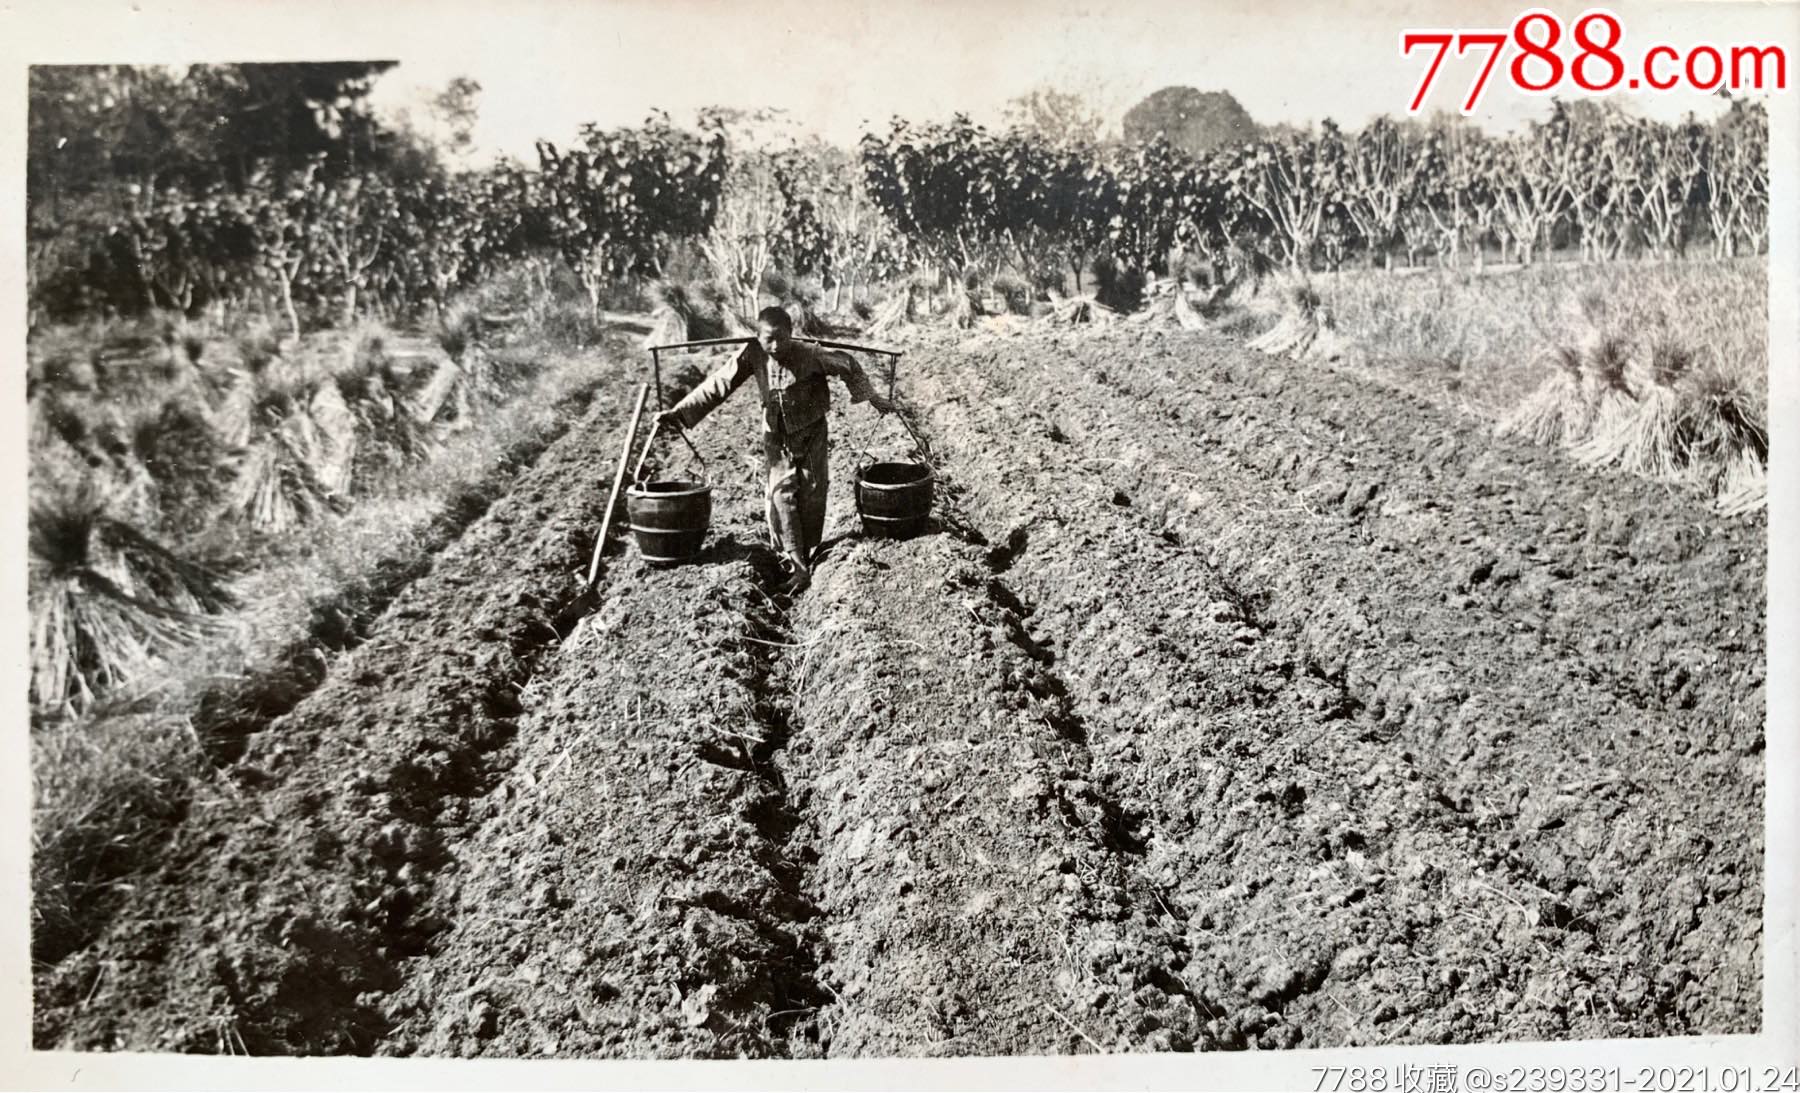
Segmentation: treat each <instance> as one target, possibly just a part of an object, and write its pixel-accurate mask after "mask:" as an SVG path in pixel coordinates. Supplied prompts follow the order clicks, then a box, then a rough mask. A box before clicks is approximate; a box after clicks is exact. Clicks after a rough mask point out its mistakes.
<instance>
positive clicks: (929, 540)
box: [779, 416, 1196, 1056]
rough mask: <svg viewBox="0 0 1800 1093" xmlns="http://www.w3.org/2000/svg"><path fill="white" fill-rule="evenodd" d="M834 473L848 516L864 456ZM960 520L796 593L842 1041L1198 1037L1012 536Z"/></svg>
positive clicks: (979, 1046) (825, 1033) (799, 764)
mask: <svg viewBox="0 0 1800 1093" xmlns="http://www.w3.org/2000/svg"><path fill="white" fill-rule="evenodd" d="M876 427H877V426H865V425H864V424H863V423H862V422H861V421H860V420H857V419H849V420H846V416H840V419H839V421H838V423H837V424H836V425H834V429H837V430H838V435H839V436H840V437H845V438H847V439H851V438H854V436H855V435H856V434H857V433H858V432H859V431H860V430H862V429H864V428H876ZM881 427H885V426H881ZM833 476H834V484H835V487H836V490H837V493H838V495H839V496H838V498H837V499H836V500H835V501H834V509H835V511H836V512H837V513H838V514H839V521H840V523H839V526H840V527H841V526H842V525H843V524H845V523H847V522H848V521H850V520H853V519H854V515H853V514H854V504H853V502H852V500H851V499H850V493H851V490H852V484H853V478H854V471H853V468H852V467H851V466H850V460H849V459H847V458H840V459H838V460H836V461H834V468H833ZM957 515H958V514H957V513H956V512H955V511H954V508H952V509H951V510H950V511H949V512H948V513H947V514H946V520H945V524H946V525H947V527H946V528H945V529H944V530H945V531H946V532H947V534H934V535H928V536H924V537H921V538H917V539H913V540H909V541H904V542H896V541H891V540H874V539H871V540H856V539H852V540H851V541H849V542H839V543H838V544H837V545H836V546H835V547H834V549H833V550H832V552H831V554H830V556H829V557H828V559H827V560H826V561H825V562H824V563H823V564H822V565H821V566H820V567H819V569H818V571H817V573H816V575H815V579H814V583H813V586H812V588H811V590H810V591H808V592H807V593H806V594H805V595H804V596H802V597H801V598H800V599H799V601H798V602H797V603H796V606H795V614H794V631H795V634H796V638H797V645H796V647H795V648H794V649H791V650H788V651H787V656H786V668H787V672H788V675H787V679H788V687H789V689H790V690H791V692H792V694H793V696H794V698H793V701H794V709H795V711H796V720H795V724H796V728H797V731H796V732H795V734H794V736H793V738H792V740H791V741H790V743H789V746H788V748H787V749H786V750H785V751H784V752H783V753H782V754H781V756H780V757H779V762H780V764H781V766H782V767H783V769H784V770H785V771H786V773H787V779H788V784H789V785H790V786H791V787H792V788H793V791H794V796H795V800H796V801H797V802H799V803H800V805H801V807H802V812H803V814H804V815H805V817H806V820H807V824H808V826H809V829H810V831H809V834H808V835H807V836H806V839H807V841H808V842H809V843H810V844H811V845H812V846H813V847H814V848H815V849H816V851H817V854H818V860H817V864H816V865H815V866H814V868H813V870H812V873H811V880H812V885H813V891H814V892H815V893H816V895H815V899H816V901H817V902H818V904H819V906H820V907H821V909H822V910H823V911H824V913H825V917H824V919H823V920H822V930H823V935H824V939H825V949H826V951H827V952H828V954H829V956H828V958H827V959H826V961H825V962H824V964H823V965H822V968H821V973H822V976H823V979H824V982H825V984H826V985H827V987H828V988H829V989H830V990H831V991H832V993H833V995H834V999H835V1001H834V1003H833V1004H832V1005H831V1006H830V1007H828V1009H827V1010H826V1011H825V1012H824V1013H822V1014H821V1015H820V1018H819V1022H820V1031H821V1036H822V1037H823V1038H825V1041H826V1043H827V1049H828V1053H829V1054H831V1055H833V1056H868V1055H893V1054H904V1055H914V1054H969V1053H975V1054H992V1053H1018V1052H1033V1053H1041V1052H1083V1051H1094V1050H1114V1049H1117V1048H1121V1047H1139V1048H1142V1047H1146V1046H1155V1047H1185V1046H1188V1042H1187V1041H1185V1040H1184V1039H1183V1037H1182V1034H1181V1033H1180V1031H1179V1030H1181V1029H1191V1028H1193V1027H1194V1026H1195V1024H1196V1020H1195V1017H1194V1015H1193V1010H1194V1008H1195V1007H1194V1002H1193V1000H1191V999H1190V998H1189V997H1188V996H1187V992H1186V991H1185V989H1184V988H1183V987H1182V985H1181V984H1179V983H1178V982H1172V977H1170V976H1169V975H1168V972H1167V969H1168V968H1169V966H1170V965H1171V964H1175V965H1177V966H1178V965H1179V963H1180V960H1181V958H1182V954H1181V953H1180V952H1179V951H1178V950H1179V940H1178V939H1177V938H1174V937H1170V936H1169V935H1167V933H1166V932H1165V931H1163V930H1161V929H1160V928H1159V927H1158V924H1157V923H1156V922H1155V921H1153V920H1152V919H1151V918H1150V917H1149V916H1148V915H1147V914H1146V913H1145V912H1144V911H1143V909H1142V908H1134V907H1132V906H1131V903H1132V901H1131V899H1130V896H1129V894H1128V893H1127V891H1126V889H1125V885H1124V883H1123V876H1124V866H1123V864H1122V862H1121V858H1122V856H1124V854H1126V853H1128V851H1127V850H1126V848H1125V847H1123V846H1122V845H1121V843H1122V842H1128V841H1129V838H1130V836H1129V830H1128V825H1126V824H1123V823H1121V822H1120V820H1119V817H1118V816H1117V815H1116V814H1113V813H1111V811H1110V810H1109V809H1108V807H1107V803H1106V801H1105V800H1104V797H1103V795H1101V794H1099V793H1098V792H1096V789H1095V787H1094V785H1093V783H1092V779H1091V777H1090V774H1089V771H1088V759H1087V755H1086V749H1085V747H1084V746H1083V744H1082V743H1081V739H1080V738H1081V736H1082V735H1083V730H1082V728H1081V726H1080V723H1079V720H1078V718H1076V717H1074V715H1073V714H1072V711H1071V710H1070V709H1069V706H1068V703H1067V701H1066V698H1065V697H1064V696H1063V694H1062V691H1063V687H1062V684H1061V682H1060V680H1058V679H1057V678H1056V676H1055V675H1054V673H1053V672H1052V671H1051V670H1049V666H1048V665H1047V664H1046V663H1045V661H1046V656H1047V654H1046V651H1045V650H1043V649H1042V648H1041V647H1038V646H1037V645H1036V644H1035V643H1034V641H1033V639H1032V638H1031V637H1030V627H1029V624H1028V621H1027V620H1026V619H1025V618H1024V617H1022V615H1021V612H1022V611H1025V612H1028V611H1029V605H1026V604H1023V603H1021V602H1020V601H1018V600H1017V598H1016V597H1014V596H1013V595H1011V593H1010V592H1009V591H1008V590H1007V588H1006V586H1005V585H1004V584H1003V583H1002V582H1001V581H1000V580H999V578H998V575H997V572H996V570H999V569H1004V566H1005V562H1006V557H1005V554H1006V550H1007V548H1006V547H1005V545H1004V544H1003V545H1002V546H1001V547H1000V548H998V549H997V550H996V549H995V548H992V546H991V544H989V543H987V542H986V541H985V537H984V536H982V535H981V534H980V533H979V531H976V530H974V529H973V528H971V527H968V526H964V525H963V523H962V522H961V521H959V520H958V519H957ZM1158 983H1161V984H1164V985H1173V986H1174V988H1175V989H1174V990H1172V991H1170V990H1165V989H1163V987H1162V986H1158V985H1156V984H1158ZM1165 1029H1169V1030H1175V1031H1173V1032H1164V1031H1162V1030H1165Z"/></svg>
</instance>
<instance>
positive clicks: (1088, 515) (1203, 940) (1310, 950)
mask: <svg viewBox="0 0 1800 1093" xmlns="http://www.w3.org/2000/svg"><path fill="white" fill-rule="evenodd" d="M921 385H923V388H924V394H923V397H922V399H921V401H922V402H923V403H925V404H927V405H932V406H935V407H936V411H935V414H934V417H935V419H936V421H937V423H938V425H939V426H940V427H939V429H938V431H937V433H936V434H935V435H936V438H937V441H938V443H939V444H940V445H941V446H942V448H943V450H944V452H945V453H946V455H947V456H949V457H950V458H952V459H954V460H955V462H956V464H957V466H958V467H960V468H962V471H961V473H959V475H958V478H959V481H960V482H961V484H962V485H963V486H964V487H965V491H964V495H965V497H966V498H967V499H968V501H969V503H970V505H971V507H973V508H975V509H976V510H977V511H979V512H982V513H984V514H985V515H986V517H987V518H988V519H989V520H991V521H995V522H997V523H998V524H999V525H1000V526H1008V525H1010V526H1012V527H1013V529H1014V530H1013V531H1012V533H1011V534H1009V535H1007V536H1006V537H1005V538H1006V540H1007V541H1008V542H1009V543H1013V544H1019V543H1024V542H1027V541H1029V543H1030V544H1031V546H1030V548H1029V549H1027V550H1021V551H1017V552H1016V553H1015V556H1014V557H1013V559H1012V561H1011V565H1010V575H1009V579H1011V580H1013V581H1014V582H1016V583H1019V584H1021V585H1024V586H1026V587H1029V588H1031V589H1032V590H1033V594H1034V595H1035V596H1037V597H1040V598H1041V604H1042V606H1043V608H1044V609H1043V610H1042V611H1040V612H1038V613H1037V614H1038V615H1039V616H1040V618H1039V621H1038V622H1037V623H1035V624H1034V625H1036V626H1037V627H1039V628H1040V631H1041V633H1042V634H1043V635H1044V637H1043V638H1041V639H1040V640H1041V641H1043V642H1044V643H1045V644H1048V645H1051V646H1052V647H1054V648H1055V649H1056V650H1057V651H1058V656H1059V658H1060V660H1059V663H1060V664H1061V665H1062V667H1063V670H1064V671H1065V673H1067V678H1068V679H1069V681H1070V686H1071V687H1072V688H1073V694H1072V701H1073V703H1074V706H1075V709H1076V710H1077V711H1078V712H1081V713H1082V715H1083V717H1084V721H1085V724H1087V725H1088V726H1090V727H1091V731H1092V739H1091V741H1090V746H1091V748H1092V749H1093V753H1094V756H1095V758H1094V760H1093V766H1094V769H1095V771H1096V777H1097V778H1098V780H1099V781H1100V782H1101V784H1102V785H1104V786H1106V787H1107V792H1108V793H1109V794H1113V795H1117V796H1118V797H1119V798H1120V799H1121V800H1122V801H1124V802H1125V804H1124V808H1123V809H1121V813H1122V815H1129V816H1130V817H1131V827H1132V831H1133V836H1132V838H1133V842H1134V843H1136V844H1137V846H1138V853H1139V855H1141V857H1140V858H1139V859H1137V860H1135V861H1134V863H1133V865H1134V870H1133V875H1132V884H1133V888H1134V891H1135V893H1136V899H1137V901H1138V902H1140V903H1141V904H1143V905H1144V906H1145V907H1146V908H1148V909H1149V910H1150V912H1151V913H1152V914H1153V915H1157V916H1160V917H1161V918H1162V919H1164V920H1165V921H1166V922H1167V923H1168V925H1169V928H1171V929H1172V930H1173V931H1174V932H1175V934H1176V936H1177V937H1178V938H1179V939H1180V950H1181V953H1182V959H1181V960H1180V961H1179V963H1177V964H1176V965H1175V968H1176V969H1177V974H1174V975H1171V976H1170V977H1169V978H1170V979H1171V980H1173V981H1175V982H1178V983H1180V984H1182V986H1183V987H1185V988H1186V989H1187V990H1189V991H1191V992H1192V995H1193V997H1194V998H1196V999H1203V1000H1204V1002H1202V1003H1201V1004H1200V1005H1199V1006H1197V1007H1196V1008H1197V1009H1198V1010H1199V1011H1200V1014H1201V1017H1202V1019H1203V1020H1202V1024H1201V1025H1200V1027H1199V1028H1198V1029H1187V1030H1182V1032H1183V1036H1182V1038H1183V1039H1191V1040H1192V1041H1193V1042H1195V1043H1198V1044H1199V1045H1201V1046H1207V1047H1212V1046H1219V1047H1243V1046H1249V1045H1257V1046H1263V1047H1286V1046H1294V1045H1297V1044H1305V1045H1320V1044H1338V1043H1344V1042H1353V1041H1365V1042H1366V1041H1372V1040H1373V1039H1374V1034H1373V1033H1369V1032H1365V1031H1362V1030H1358V1029H1351V1028H1346V1027H1345V1026H1344V1024H1343V1021H1342V1019H1341V1016H1340V1014H1339V1013H1338V1012H1337V1011H1336V1009H1335V1008H1333V1009H1330V1010H1329V1011H1328V1012H1325V1013H1323V1014H1321V1013H1320V1012H1319V1006H1322V1005H1324V1004H1325V1003H1324V1001H1323V999H1322V998H1321V999H1320V1000H1319V1003H1318V1004H1317V1005H1314V1004H1312V1001H1311V999H1312V996H1314V995H1317V994H1320V993H1321V992H1328V993H1329V994H1330V996H1331V997H1340V998H1341V994H1340V993H1339V992H1340V991H1341V990H1342V989H1343V985H1342V984H1340V983H1337V982H1334V981H1333V980H1332V978H1331V968H1332V965H1333V962H1334V960H1336V958H1337V957H1338V956H1339V954H1341V953H1343V952H1345V951H1346V950H1350V949H1352V947H1353V946H1354V945H1355V942H1356V939H1357V938H1358V937H1361V936H1363V935H1365V934H1366V933H1368V932H1369V930H1370V928H1371V926H1372V925H1373V924H1374V922H1376V921H1379V919H1380V917H1381V916H1384V915H1394V916H1396V917H1400V916H1403V915H1404V913H1405V908H1406V904H1407V903H1409V902H1412V901H1416V900H1417V899H1418V898H1419V896H1420V895H1421V894H1420V893H1418V892H1417V891H1416V890H1413V889H1411V887H1410V886H1408V885H1405V884H1404V882H1396V883H1393V884H1389V883H1388V882H1387V880H1386V878H1385V877H1384V876H1383V872H1384V871H1387V872H1393V871H1394V870H1393V863H1392V862H1391V861H1390V856H1389V854H1388V853H1387V848H1386V845H1385V842H1386V840H1384V839H1383V838H1382V837H1381V836H1380V835H1379V834H1377V831H1378V828H1377V826H1376V825H1377V817H1376V816H1375V815H1373V814H1372V812H1373V810H1371V809H1366V808H1364V807H1363V806H1362V802H1361V801H1360V799H1359V796H1358V795H1357V794H1355V793H1354V792H1346V789H1347V788H1348V787H1352V786H1354V784H1355V781H1356V779H1357V778H1359V777H1361V776H1362V775H1363V774H1364V773H1366V771H1368V770H1369V769H1371V768H1373V767H1375V766H1377V765H1378V763H1379V761H1380V758H1381V756H1380V752H1381V750H1382V749H1381V748H1380V747H1379V746H1378V745H1376V744H1374V743H1371V742H1368V741H1364V740H1362V739H1360V738H1359V737H1360V730H1359V726H1358V725H1356V724H1354V723H1352V722H1348V721H1346V720H1345V719H1344V716H1343V715H1344V710H1343V708H1342V707H1343V703H1342V701H1341V696H1340V695H1339V694H1338V692H1337V691H1336V690H1335V689H1334V688H1331V687H1329V686H1326V685H1325V684H1323V682H1322V681H1308V680H1302V681H1301V682H1300V684H1299V685H1297V686H1296V685H1293V684H1292V682H1291V679H1290V677H1291V675H1292V668H1293V655H1294V654H1293V650H1292V649H1291V647H1290V646H1289V645H1288V644H1287V642H1286V640H1285V639H1283V638H1282V636H1281V635H1280V634H1276V633H1270V634H1265V633H1263V632H1262V630H1261V629H1260V628H1259V626H1258V625H1257V614H1258V613H1259V612H1260V610H1261V609H1262V608H1263V607H1264V606H1265V605H1260V604H1256V603H1255V602H1253V600H1252V598H1251V597H1248V596H1246V595H1245V594H1243V593H1242V591H1241V590H1237V589H1234V588H1231V587H1230V586H1229V585H1228V584H1227V583H1226V582H1225V581H1223V580H1222V579H1221V577H1220V575H1219V574H1217V573H1216V572H1214V571H1212V570H1211V569H1210V567H1208V566H1206V565H1205V563H1204V561H1203V560H1202V559H1200V558H1198V557H1197V556H1196V555H1194V554H1193V553H1192V552H1191V551H1188V550H1185V549H1181V548H1179V547H1177V546H1174V545H1172V544H1171V543H1169V542H1168V541H1167V540H1166V539H1164V538H1163V537H1162V536H1161V535H1159V534H1157V533H1156V531H1157V529H1156V528H1154V527H1151V526H1149V525H1148V524H1147V522H1146V521H1145V520H1144V519H1143V518H1142V516H1141V514H1140V513H1139V511H1138V509H1137V508H1136V506H1135V505H1134V504H1133V502H1132V500H1131V498H1130V497H1128V496H1126V495H1125V494H1124V493H1123V492H1122V491H1120V490H1118V489H1116V488H1114V487H1113V486H1112V485H1110V484H1109V483H1108V482H1107V481H1106V479H1105V478H1104V477H1103V476H1098V475H1095V474H1094V473H1093V472H1092V471H1091V470H1090V469H1089V468H1088V467H1087V466H1086V465H1085V464H1084V462H1083V460H1082V459H1081V458H1080V457H1079V456H1078V454H1077V453H1075V452H1073V451H1071V450H1070V448H1069V446H1068V445H1067V443H1066V438H1064V440H1060V441H1059V440H1056V439H1054V434H1053V433H1052V432H1051V431H1050V430H1048V429H1042V428H1039V427H1037V425H1038V423H1036V422H1029V421H1028V422H1026V423H1025V424H1024V427H1023V428H1020V427H1019V425H1018V418H1017V416H1016V415H1014V414H1012V413H1011V412H1010V411H1011V409H1012V407H1010V406H1009V405H1008V404H1009V401H1010V400H1009V398H1008V396H1007V395H1006V393H1005V392H1004V391H1002V390H1000V389H998V388H996V387H994V386H993V385H992V384H991V383H989V382H987V380H986V378H985V377H984V376H983V375H982V374H981V373H978V372H972V371H969V370H963V369H957V370H954V371H945V372H941V373H939V372H937V371H936V370H932V374H930V375H926V376H920V377H918V378H917V379H915V388H918V387H920V386H921ZM977 455H979V458H977ZM957 456H961V457H962V458H960V459H956V457H957ZM1009 482H1010V483H1012V484H1013V485H1014V486H1016V487H1017V488H1013V489H1009V488H1007V485H1006V484H1007V483H1009ZM1302 749H1304V751H1302ZM1299 755H1303V756H1304V762H1296V756H1299ZM1233 760H1236V761H1237V765H1238V766H1239V768H1240V770H1241V771H1242V773H1241V774H1239V775H1238V776H1236V777H1231V776H1230V767H1231V766H1232V765H1233V763H1232V761H1233ZM1222 774H1225V775H1226V776H1225V777H1221V775H1222ZM1196 787H1204V792H1203V793H1201V794H1200V795H1198V796H1196V793H1195V788H1196ZM1124 809H1129V812H1125V811H1124ZM1364 833H1368V834H1364ZM1419 834H1420V837H1418V838H1415V839H1414V840H1413V841H1412V842H1411V843H1410V844H1409V846H1408V847H1407V849H1406V854H1407V855H1408V857H1410V858H1412V859H1416V860H1424V861H1428V862H1431V863H1434V864H1435V866H1436V867H1438V868H1439V869H1440V871H1441V870H1443V869H1456V870H1460V871H1461V872H1463V873H1467V872H1468V870H1467V867H1466V865H1463V864H1462V862H1463V860H1464V855H1462V854H1461V853H1460V852H1459V851H1460V849H1461V848H1460V847H1459V846H1456V845H1453V844H1452V843H1451V841H1450V840H1448V839H1446V838H1444V837H1443V832H1442V831H1437V830H1433V829H1432V828H1431V827H1430V826H1429V825H1428V826H1427V828H1426V830H1424V831H1423V832H1421V833H1419ZM1346 845H1348V846H1349V850H1348V852H1346V850H1345V846H1346ZM1359 888H1361V889H1362V892H1361V893H1359V894H1357V895H1356V896H1355V898H1349V897H1350V895H1351V893H1353V892H1357V890H1358V889H1359ZM1371 892H1373V894H1372V895H1371ZM1295 908H1305V911H1306V913H1305V914H1304V915H1303V916H1299V917H1296V916H1295V915H1294V909H1295ZM1259 923H1262V924H1263V925H1262V926H1261V927H1260V928H1257V924H1259ZM1419 940H1420V942H1421V944H1419V945H1417V946H1414V945H1406V946H1402V947H1399V951H1397V952H1393V953H1389V954H1388V955H1387V959H1386V961H1384V963H1388V964H1399V963H1402V962H1406V963H1418V964H1428V963H1430V962H1431V961H1432V960H1433V959H1434V958H1435V953H1434V952H1433V951H1432V949H1431V947H1430V939H1427V938H1420V939H1419ZM1347 978H1349V979H1350V980H1351V984H1350V989H1351V990H1352V991H1354V990H1356V989H1357V987H1356V985H1355V979H1356V978H1357V977H1356V976H1355V975H1354V974H1352V975H1351V976H1348V977H1347ZM1352 1001H1353V1002H1354V1001H1356V999H1355V998H1354V997H1353V998H1352ZM1466 1004H1467V1005H1468V1006H1471V1007H1478V1006H1479V1004H1480V1000H1479V999H1475V998H1471V999H1468V1000H1466Z"/></svg>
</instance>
